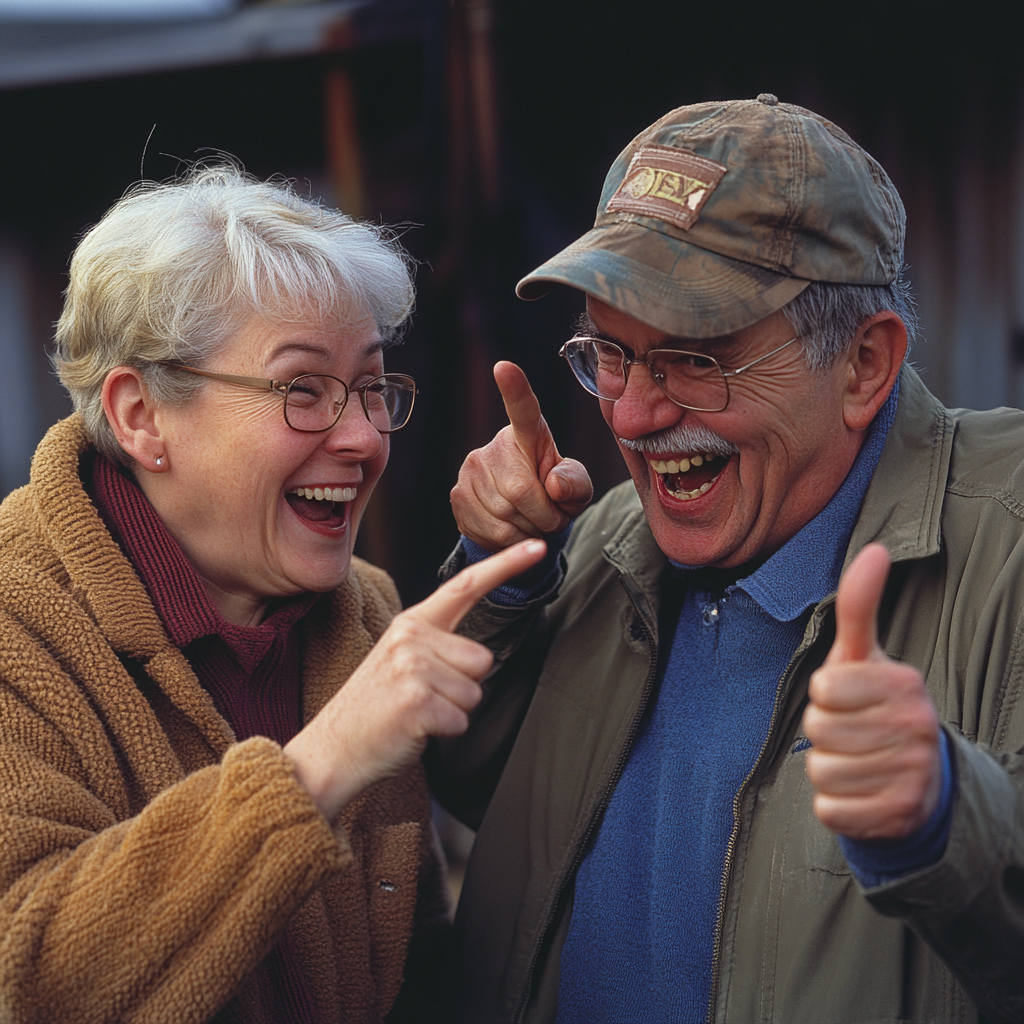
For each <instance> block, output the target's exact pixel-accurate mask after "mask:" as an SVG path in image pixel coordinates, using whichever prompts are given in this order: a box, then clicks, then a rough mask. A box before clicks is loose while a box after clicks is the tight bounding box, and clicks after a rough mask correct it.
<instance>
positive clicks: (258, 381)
mask: <svg viewBox="0 0 1024 1024" xmlns="http://www.w3.org/2000/svg"><path fill="white" fill-rule="evenodd" d="M158 362H159V363H160V365H161V366H169V367H170V368H171V369H172V370H185V371H186V372H187V373H194V374H196V376H198V377H209V378H210V380H219V381H223V382H224V383H225V384H237V385H239V386H240V387H243V388H253V389H254V390H258V391H280V392H281V393H282V394H284V393H285V392H286V391H287V390H288V385H287V383H285V382H284V381H281V380H271V379H268V378H266V377H240V376H239V375H238V374H236V373H214V372H213V371H212V370H200V369H199V367H198V366H186V365H185V364H184V363H175V362H172V361H171V360H169V359H160V360H158Z"/></svg>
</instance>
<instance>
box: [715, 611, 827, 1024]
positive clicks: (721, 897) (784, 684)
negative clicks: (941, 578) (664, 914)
mask: <svg viewBox="0 0 1024 1024" xmlns="http://www.w3.org/2000/svg"><path fill="white" fill-rule="evenodd" d="M834 600H835V595H834V594H833V595H832V596H831V598H826V599H825V601H823V602H822V603H821V604H820V605H818V607H817V608H816V609H815V612H814V614H815V615H816V616H817V624H816V627H815V630H814V634H813V636H812V637H811V639H810V642H809V643H808V644H807V646H806V647H804V646H803V644H801V645H800V646H799V647H797V649H796V651H795V652H794V654H793V657H792V658H790V660H789V664H788V665H787V666H786V671H785V672H783V673H782V677H781V678H780V679H779V686H778V689H777V690H776V691H775V703H774V705H773V706H772V717H771V721H770V722H769V723H768V732H767V733H766V734H765V738H764V743H762V744H761V749H760V751H758V755H757V760H756V761H755V762H754V766H753V767H752V768H751V769H750V771H749V772H748V773H747V777H746V778H745V779H744V780H743V782H742V783H741V785H740V788H739V789H738V790H737V791H736V795H735V796H734V797H733V800H732V832H731V833H730V835H729V842H728V844H727V845H726V848H725V860H724V862H723V864H722V880H721V884H720V886H719V890H718V916H717V918H716V920H715V933H714V945H713V947H712V950H713V951H712V954H711V995H710V997H709V999H708V1012H707V1018H706V1019H707V1021H708V1022H709V1024H710V1022H711V1021H713V1020H714V1011H715V1009H716V1008H717V1003H718V984H719V980H720V972H721V949H722V931H723V929H724V927H725V894H726V890H727V889H728V887H729V875H730V874H731V873H732V860H733V855H734V854H735V852H736V840H737V838H738V837H739V831H740V803H741V802H742V800H743V796H744V794H745V793H746V791H747V786H749V785H750V781H751V779H753V777H754V775H755V774H756V773H757V770H758V768H760V767H761V761H762V759H763V758H764V752H765V751H766V750H767V749H768V741H769V740H770V739H771V737H772V733H773V732H774V731H775V725H776V723H777V722H778V719H779V710H780V708H781V707H782V704H783V703H784V697H785V695H786V694H788V692H789V683H790V675H791V674H792V673H793V671H794V669H795V668H796V666H797V664H798V663H799V662H800V661H802V660H803V658H804V657H805V656H806V655H807V652H808V651H809V650H810V649H811V648H812V647H813V646H814V644H815V642H816V641H817V639H818V634H819V632H820V629H821V620H822V618H823V617H824V612H825V611H826V610H827V609H828V608H829V607H831V605H832V604H833V602H834Z"/></svg>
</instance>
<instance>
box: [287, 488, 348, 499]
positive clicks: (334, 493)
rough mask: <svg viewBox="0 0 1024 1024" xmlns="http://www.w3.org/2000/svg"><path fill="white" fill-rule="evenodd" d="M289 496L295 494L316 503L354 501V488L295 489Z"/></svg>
mask: <svg viewBox="0 0 1024 1024" xmlns="http://www.w3.org/2000/svg"><path fill="white" fill-rule="evenodd" d="M288 493H289V494H297V495H298V496H299V497H300V498H309V499H311V500H312V499H314V498H315V499H316V500H317V501H355V500H356V489H355V488H354V487H296V488H295V489H294V490H293V491H289V492H288Z"/></svg>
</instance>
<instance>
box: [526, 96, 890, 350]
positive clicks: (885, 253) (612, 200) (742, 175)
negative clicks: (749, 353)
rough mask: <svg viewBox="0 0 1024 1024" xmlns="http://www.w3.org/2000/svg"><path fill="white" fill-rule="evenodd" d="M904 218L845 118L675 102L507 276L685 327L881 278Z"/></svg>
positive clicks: (683, 333)
mask: <svg viewBox="0 0 1024 1024" xmlns="http://www.w3.org/2000/svg"><path fill="white" fill-rule="evenodd" d="M905 223H906V215H905V213H904V210H903V203H902V202H901V201H900V197H899V194H898V193H897V191H896V189H895V187H894V186H893V184H892V182H891V181H890V180H889V177H888V175H887V174H886V173H885V171H884V170H883V169H882V167H881V165H880V164H879V163H878V161H877V160H875V159H874V158H873V157H871V156H870V155H869V154H868V153H866V152H865V151H864V150H863V149H862V148H861V147H860V146H858V145H857V143H856V142H854V141H853V140H852V139H851V138H850V137H849V136H848V135H847V134H846V133H845V132H844V131H843V130H842V129H840V128H837V127H836V126H835V125H834V124H832V123H831V122H829V121H826V120H825V119H824V118H823V117H819V116H818V115H817V114H814V113H811V111H809V110H804V109H803V108H802V107H796V106H793V105H792V104H789V103H779V101H778V100H777V99H776V98H775V97H774V96H772V95H771V94H770V93H762V94H761V95H760V96H758V98H757V99H756V100H736V101H731V102H716V103H697V104H694V105H693V106H688V107H679V108H678V109H677V110H673V111H672V112H671V113H669V114H666V115H665V116H664V117H663V118H661V120H659V121H657V122H656V123H655V124H653V125H651V127H650V128H648V129H647V130H646V131H644V132H641V133H640V134H639V135H638V136H637V137H636V138H635V139H634V140H633V141H632V142H631V143H630V144H629V145H628V146H627V147H626V148H625V149H624V150H623V151H622V153H620V154H619V156H618V158H617V159H616V161H615V163H614V164H612V167H611V170H610V171H609V172H608V175H607V177H606V178H605V182H604V189H603V191H602V193H601V201H600V203H599V204H598V207H597V220H596V221H595V223H594V227H593V229H592V230H590V231H588V232H587V234H585V235H584V236H583V237H582V238H580V239H579V240H578V241H576V242H573V243H572V245H570V246H568V247H567V248H565V249H563V250H562V251H561V252H560V253H558V254H557V255H556V256H553V257H552V258H551V259H549V260H548V261H547V262H546V263H545V264H544V265H543V266H541V267H538V269H537V270H535V271H533V273H532V274H528V275H527V276H526V277H524V278H523V279H522V281H520V282H519V284H518V286H517V287H516V292H517V294H518V295H519V296H520V297H521V298H524V299H533V298H539V297H540V296H541V295H543V294H544V293H545V292H547V291H548V290H549V288H550V286H551V284H552V283H558V284H567V285H571V286H572V287H574V288H579V289H581V290H582V291H584V292H586V293H587V294H588V295H593V296H595V297H596V298H599V299H602V300H604V301H605V302H607V303H608V304H609V305H611V306H614V307H615V308H616V309H620V310H622V311H623V312H625V313H628V314H629V315H630V316H633V317H635V318H636V319H637V320H640V321H642V322H644V323H647V324H651V325H652V326H654V327H657V328H659V329H660V330H663V331H666V332H667V333H669V334H673V335H677V336H679V337H685V338H712V337H716V336H718V335H722V334H729V333H731V332H732V331H736V330H739V329H740V328H741V327H746V326H747V325H749V324H752V323H755V322H756V321H758V320H761V319H763V318H764V317H766V316H768V315H769V314H770V313H773V312H775V310H777V309H780V308H781V307H782V306H784V305H785V304H786V303H787V302H789V301H790V299H793V298H795V297H796V296H797V295H799V294H800V292H802V291H803V290H804V288H806V287H807V285H808V283H809V282H810V281H832V282H836V283H842V284H865V285H866V284H889V283H890V282H892V281H894V280H895V279H896V276H897V274H898V272H899V268H900V263H901V261H902V258H903V237H904V228H905Z"/></svg>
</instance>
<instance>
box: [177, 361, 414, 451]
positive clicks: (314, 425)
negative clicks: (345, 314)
mask: <svg viewBox="0 0 1024 1024" xmlns="http://www.w3.org/2000/svg"><path fill="white" fill-rule="evenodd" d="M157 362H159V364H160V365H161V366H167V367H170V368H171V369H172V370H184V371H185V372H186V373H194V374H196V375H197V376H199V377H209V378H210V380H219V381H221V382H222V383H224V384H234V385H235V386H236V387H242V388H252V389H253V390H255V391H273V392H276V393H277V394H279V395H281V396H282V397H283V398H284V421H285V423H287V424H288V426H289V427H291V428H292V430H299V431H301V432H302V433H304V434H320V433H323V432H324V431H325V430H330V429H331V427H333V426H334V424H335V423H337V422H338V420H340V419H341V414H342V413H343V412H344V411H345V406H346V405H347V404H348V399H349V395H350V393H351V392H353V391H354V392H356V393H358V395H359V402H360V404H361V405H362V407H363V412H364V413H365V414H366V418H367V420H368V421H369V422H370V424H371V425H372V426H373V427H374V429H376V430H378V431H380V433H382V434H391V433H394V431H396V430H401V429H402V427H404V426H405V425H406V423H408V422H409V417H410V416H411V415H412V407H413V403H414V402H415V400H416V394H417V391H416V381H414V380H413V379H412V377H409V376H407V375H406V374H404V373H385V374H381V376H379V377H374V378H373V380H371V381H367V382H366V383H365V384H361V385H360V386H359V387H357V388H349V386H348V385H347V384H346V383H345V382H344V381H343V380H339V379H338V378H337V377H332V376H331V375H330V374H327V373H302V374H299V376H298V377H295V378H293V379H292V380H289V381H281V380H271V379H266V378H263V377H240V376H238V375H237V374H234V373H213V372H211V371H210V370H200V369H199V368H198V367H195V366H185V365H184V363H175V362H173V361H171V360H169V359H160V360H157Z"/></svg>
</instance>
